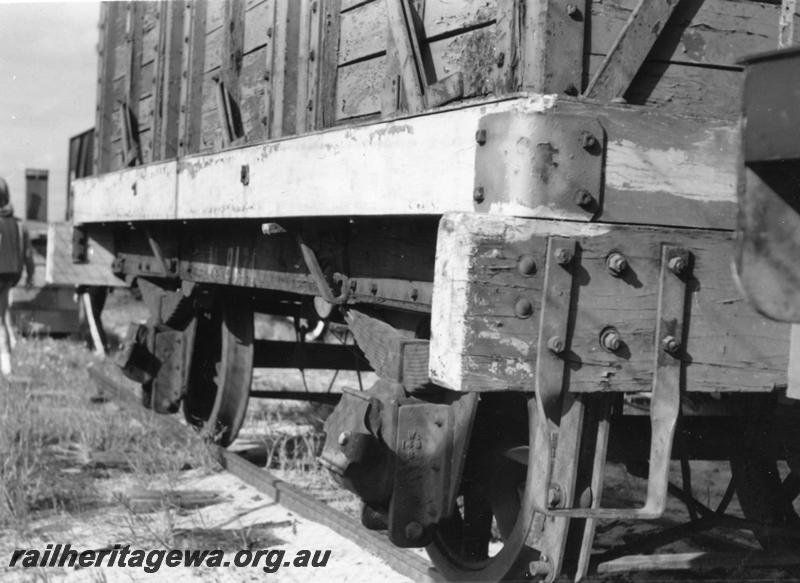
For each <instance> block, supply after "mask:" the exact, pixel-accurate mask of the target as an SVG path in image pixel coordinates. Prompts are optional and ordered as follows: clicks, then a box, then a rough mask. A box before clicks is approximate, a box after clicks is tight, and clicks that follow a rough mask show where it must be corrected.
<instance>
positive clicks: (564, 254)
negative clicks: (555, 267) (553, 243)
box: [555, 247, 572, 265]
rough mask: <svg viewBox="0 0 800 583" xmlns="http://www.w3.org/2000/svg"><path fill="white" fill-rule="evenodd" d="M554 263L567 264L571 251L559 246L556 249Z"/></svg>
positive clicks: (570, 257)
mask: <svg viewBox="0 0 800 583" xmlns="http://www.w3.org/2000/svg"><path fill="white" fill-rule="evenodd" d="M555 256H556V263H558V264H559V265H568V264H569V263H570V261H572V251H571V250H569V249H567V248H566V247H559V248H558V249H556V253H555Z"/></svg>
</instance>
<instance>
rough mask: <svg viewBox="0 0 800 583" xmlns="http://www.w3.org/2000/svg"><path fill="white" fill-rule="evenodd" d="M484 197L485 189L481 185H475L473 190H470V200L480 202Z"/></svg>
mask: <svg viewBox="0 0 800 583" xmlns="http://www.w3.org/2000/svg"><path fill="white" fill-rule="evenodd" d="M484 198H486V191H485V190H484V188H483V186H476V187H475V190H474V191H472V200H474V201H475V202H477V203H478V204H480V203H482V202H483V199H484Z"/></svg>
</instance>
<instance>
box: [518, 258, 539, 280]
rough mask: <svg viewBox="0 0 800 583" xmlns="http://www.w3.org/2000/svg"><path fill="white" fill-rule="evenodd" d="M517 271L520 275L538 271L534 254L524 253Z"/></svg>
mask: <svg viewBox="0 0 800 583" xmlns="http://www.w3.org/2000/svg"><path fill="white" fill-rule="evenodd" d="M517 271H519V274H520V275H526V276H528V275H533V274H534V273H536V260H535V259H534V258H533V255H523V256H522V257H520V258H519V261H517Z"/></svg>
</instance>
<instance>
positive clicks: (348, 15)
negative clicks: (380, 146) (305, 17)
mask: <svg viewBox="0 0 800 583" xmlns="http://www.w3.org/2000/svg"><path fill="white" fill-rule="evenodd" d="M385 2H386V0H372V1H371V2H364V3H359V4H356V5H352V4H347V3H343V4H342V13H341V35H340V41H339V57H338V73H337V88H336V100H335V115H336V119H337V121H338V122H340V123H341V122H345V121H347V120H348V119H353V118H363V117H368V116H373V115H377V114H379V113H380V111H381V93H382V92H383V91H384V84H385V77H386V74H387V66H388V64H387V44H388V42H389V35H388V31H387V16H386V14H387V13H386V5H385ZM500 4H502V3H500ZM503 8H505V7H503ZM499 10H500V6H499V4H498V2H496V0H466V1H464V2H450V1H447V0H427V1H426V2H425V3H424V9H423V11H422V14H421V22H422V26H423V30H424V36H425V38H426V39H427V44H428V48H427V49H426V50H429V52H430V57H431V61H432V62H431V65H432V67H431V68H432V69H433V71H434V72H435V76H436V80H437V81H438V80H441V79H443V78H445V77H447V76H448V75H452V74H454V73H459V72H460V73H462V74H463V75H464V91H463V97H465V98H466V97H474V96H478V95H487V94H491V93H503V92H505V91H507V90H510V88H509V87H508V83H507V79H506V75H507V69H508V68H509V66H510V65H511V64H512V62H513V61H512V59H513V56H512V55H511V49H510V47H508V46H507V44H506V41H507V40H508V35H506V34H505V32H506V30H505V28H503V29H502V30H501V29H499V28H498V25H497V21H498V19H499V18H500V16H501V14H500V13H499ZM503 22H504V27H505V26H506V25H507V24H509V23H506V22H505V20H504V21H503ZM507 53H508V58H506V57H507Z"/></svg>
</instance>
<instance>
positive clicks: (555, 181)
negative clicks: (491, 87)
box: [473, 112, 606, 221]
mask: <svg viewBox="0 0 800 583" xmlns="http://www.w3.org/2000/svg"><path fill="white" fill-rule="evenodd" d="M476 140H477V142H478V146H477V148H476V153H475V189H474V192H473V199H474V208H475V210H476V211H477V212H489V213H495V214H509V215H515V216H522V217H537V218H551V219H570V220H576V221H591V220H593V219H594V218H595V217H596V216H597V215H598V214H599V213H600V211H601V208H602V197H603V162H604V159H605V147H606V146H605V144H606V138H605V132H604V130H603V127H602V126H601V125H600V122H599V121H597V120H596V119H594V118H587V117H582V116H577V115H565V114H560V113H548V114H531V113H520V112H509V113H498V114H492V115H487V116H484V117H483V118H481V120H480V121H479V123H478V131H477V134H476Z"/></svg>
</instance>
